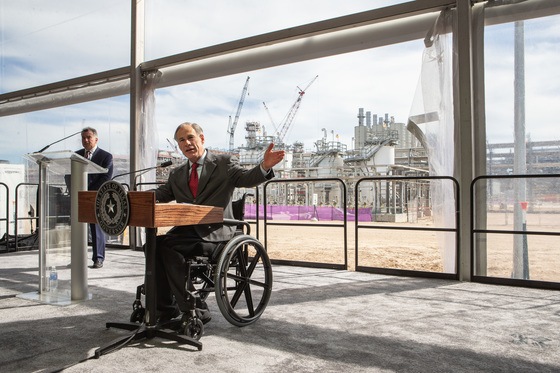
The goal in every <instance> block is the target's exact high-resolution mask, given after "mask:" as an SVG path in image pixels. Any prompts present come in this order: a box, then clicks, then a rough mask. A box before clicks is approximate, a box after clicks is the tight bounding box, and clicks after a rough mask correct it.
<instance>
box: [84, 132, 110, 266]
mask: <svg viewBox="0 0 560 373" xmlns="http://www.w3.org/2000/svg"><path fill="white" fill-rule="evenodd" d="M98 141H99V138H98V136H97V130H96V129H95V128H91V127H86V128H84V129H83V130H82V146H83V147H84V148H83V149H80V150H78V151H77V152H76V153H77V154H79V155H81V156H82V157H84V158H87V159H89V160H91V161H92V162H93V163H95V164H98V165H99V166H101V167H103V168H106V169H107V170H108V171H107V173H104V174H88V183H87V186H88V188H87V189H88V190H98V189H99V187H100V186H101V185H103V183H105V182H106V181H109V180H111V178H112V177H113V155H112V154H111V153H109V152H108V151H106V150H103V149H101V148H100V147H98V146H97V142H98ZM89 228H90V231H91V241H92V249H93V255H92V258H91V259H92V260H93V265H92V266H91V267H90V268H101V267H103V261H104V260H105V232H103V230H102V229H101V227H99V225H97V224H90V225H89Z"/></svg>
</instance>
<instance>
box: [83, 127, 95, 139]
mask: <svg viewBox="0 0 560 373" xmlns="http://www.w3.org/2000/svg"><path fill="white" fill-rule="evenodd" d="M84 132H91V133H93V135H94V136H95V137H97V130H96V129H95V128H93V127H85V128H84V129H82V133H84Z"/></svg>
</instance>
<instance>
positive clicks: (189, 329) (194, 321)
mask: <svg viewBox="0 0 560 373" xmlns="http://www.w3.org/2000/svg"><path fill="white" fill-rule="evenodd" d="M182 328H183V334H184V335H186V336H187V337H190V338H193V339H196V340H199V339H200V337H202V333H203V332H204V325H203V323H202V321H201V320H200V319H199V318H197V317H190V318H189V319H188V321H187V322H186V323H184V324H183V325H182Z"/></svg>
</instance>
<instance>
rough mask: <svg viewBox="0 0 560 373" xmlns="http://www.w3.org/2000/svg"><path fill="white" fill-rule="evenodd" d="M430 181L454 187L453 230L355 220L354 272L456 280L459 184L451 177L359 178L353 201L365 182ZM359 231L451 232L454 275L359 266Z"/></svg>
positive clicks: (356, 198) (358, 195)
mask: <svg viewBox="0 0 560 373" xmlns="http://www.w3.org/2000/svg"><path fill="white" fill-rule="evenodd" d="M432 180H449V181H451V182H452V183H453V186H454V192H455V193H454V195H455V198H454V199H455V200H454V203H455V226H454V227H453V228H441V227H413V226H403V225H390V226H389V225H381V224H368V225H365V224H360V222H359V220H358V219H356V224H355V261H356V271H362V272H370V273H378V274H387V275H396V276H415V277H428V278H442V279H453V280H456V279H458V278H459V277H458V271H457V268H459V226H460V225H459V207H458V206H459V183H458V182H457V180H455V179H454V178H452V177H447V176H424V177H416V176H385V177H366V178H361V179H360V180H358V181H357V182H356V186H355V201H359V200H360V185H361V184H362V183H364V182H367V181H373V182H403V181H432ZM361 229H364V230H366V229H378V230H381V229H385V230H403V231H413V232H419V231H423V232H429V231H431V232H451V233H454V234H455V271H454V273H443V272H432V271H420V270H408V269H400V268H386V267H375V266H364V265H360V262H359V242H360V240H359V238H360V237H359V232H360V230H361Z"/></svg>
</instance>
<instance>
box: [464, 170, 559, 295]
mask: <svg viewBox="0 0 560 373" xmlns="http://www.w3.org/2000/svg"><path fill="white" fill-rule="evenodd" d="M554 178H556V179H558V181H557V183H554V185H552V191H553V192H554V193H556V194H555V196H556V199H557V201H555V202H556V204H558V203H560V197H559V196H558V193H557V187H556V184H558V183H560V174H525V175H494V176H488V175H484V176H479V177H476V178H475V179H474V180H473V181H472V182H471V186H470V187H471V189H470V200H471V222H470V224H471V247H470V250H471V279H472V281H476V282H482V283H490V284H498V285H511V286H521V287H532V288H545V289H556V290H560V282H558V281H545V280H532V279H530V276H529V267H530V260H529V253H528V238H530V237H538V236H553V237H560V229H559V231H548V230H534V229H527V224H526V221H525V222H523V221H522V222H518V225H519V223H521V229H515V228H516V224H515V222H514V224H513V225H510V224H509V223H508V224H504V225H505V226H512V227H513V228H512V229H489V227H488V225H489V224H488V211H489V209H488V207H489V202H488V199H491V201H490V203H493V202H495V201H493V200H492V195H493V192H492V188H488V184H485V185H480V184H481V183H482V182H483V181H492V182H493V181H494V180H518V181H521V180H523V182H524V183H525V182H526V180H538V179H554ZM540 184H541V185H540V186H541V191H542V182H541V183H540ZM531 188H532V189H536V190H537V193H538V191H539V186H537V184H535V185H534V186H532V187H531ZM488 189H490V193H489V192H488ZM502 189H505V188H503V187H502ZM508 189H512V188H508ZM513 189H515V188H513ZM477 191H479V193H481V192H483V193H484V195H483V196H478V195H477V194H476V192H477ZM521 195H523V194H521ZM548 195H549V194H543V196H545V197H546V196H548ZM525 197H526V199H525V200H518V199H517V198H516V196H510V198H509V199H510V200H509V203H507V204H505V205H503V206H501V207H499V208H498V211H500V212H503V213H505V214H509V208H508V204H510V205H512V207H513V210H512V212H513V215H515V214H516V210H517V214H520V215H521V216H522V217H526V215H525V214H526V213H527V210H528V204H529V201H530V200H532V201H533V205H536V204H537V202H538V197H539V195H538V194H536V193H529V196H527V195H525ZM527 197H529V198H527ZM528 200H529V201H528ZM481 201H482V203H481V204H480V205H479V206H482V207H483V211H481V210H482V208H481V207H476V206H477V205H476V202H479V203H480V202H481ZM549 206H551V208H554V207H553V204H551V205H549ZM553 212H554V211H553ZM555 212H557V213H558V215H559V216H560V207H558V208H557V211H555ZM550 215H551V213H550V211H548V212H545V216H550ZM506 216H507V215H506ZM514 219H515V217H514ZM517 228H519V226H518V227H517ZM488 235H509V236H512V239H513V240H515V236H520V238H521V240H520V242H521V245H520V246H521V247H520V249H521V250H520V251H522V258H521V259H519V260H518V262H519V263H520V266H521V267H522V270H519V271H518V272H519V274H518V276H516V275H514V271H515V267H516V264H515V261H516V259H515V254H514V255H513V258H512V259H513V261H512V268H513V269H512V273H511V277H509V278H506V277H500V276H499V275H494V276H492V275H488V274H487V269H488V266H487V264H486V260H487V255H488V252H487V239H488ZM477 238H481V240H477ZM518 238H519V237H518ZM502 241H503V240H502ZM477 242H482V243H481V244H480V245H479V246H480V247H478V246H477ZM514 246H515V244H514ZM492 249H494V248H492ZM539 249H540V250H541V251H542V247H539ZM514 250H515V248H514ZM552 250H556V251H558V250H559V249H558V248H557V247H553V248H552ZM483 254H484V257H483ZM557 256H558V254H555V255H554V253H553V256H552V257H557ZM550 260H552V259H550ZM542 264H543V265H544V264H547V265H550V266H553V267H554V269H552V270H551V271H552V272H553V273H554V272H557V270H556V269H557V267H556V266H555V265H554V262H549V261H547V260H546V259H543V263H542ZM477 268H478V270H477ZM482 272H483V273H482ZM559 278H560V276H559Z"/></svg>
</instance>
